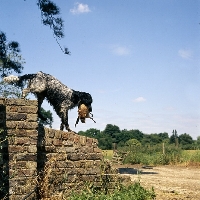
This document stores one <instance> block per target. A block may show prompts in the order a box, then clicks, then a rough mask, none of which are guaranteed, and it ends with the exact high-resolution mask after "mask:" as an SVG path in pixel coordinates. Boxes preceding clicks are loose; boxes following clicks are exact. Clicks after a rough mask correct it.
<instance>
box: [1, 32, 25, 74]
mask: <svg viewBox="0 0 200 200" xmlns="http://www.w3.org/2000/svg"><path fill="white" fill-rule="evenodd" d="M20 52H21V51H20V48H19V43H18V42H16V41H11V42H8V41H7V38H6V34H5V33H3V32H2V31H0V75H1V77H5V76H7V75H9V74H11V73H12V72H13V71H14V72H16V73H18V74H20V73H21V72H22V70H23V64H24V59H23V58H22V56H21V54H20Z"/></svg>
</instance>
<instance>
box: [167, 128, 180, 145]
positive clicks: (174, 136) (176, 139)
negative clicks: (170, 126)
mask: <svg viewBox="0 0 200 200" xmlns="http://www.w3.org/2000/svg"><path fill="white" fill-rule="evenodd" d="M169 143H170V144H175V146H176V147H178V145H179V137H178V134H177V131H176V130H173V131H172V135H171V137H170V138H169Z"/></svg>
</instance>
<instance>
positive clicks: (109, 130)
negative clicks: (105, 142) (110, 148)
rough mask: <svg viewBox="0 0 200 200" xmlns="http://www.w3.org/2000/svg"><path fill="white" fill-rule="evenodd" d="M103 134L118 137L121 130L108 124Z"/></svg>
mask: <svg viewBox="0 0 200 200" xmlns="http://www.w3.org/2000/svg"><path fill="white" fill-rule="evenodd" d="M103 132H104V133H105V134H107V135H110V136H111V137H112V136H114V135H116V134H117V133H120V129H119V127H118V126H116V125H112V124H107V125H106V128H105V129H104V131H103Z"/></svg>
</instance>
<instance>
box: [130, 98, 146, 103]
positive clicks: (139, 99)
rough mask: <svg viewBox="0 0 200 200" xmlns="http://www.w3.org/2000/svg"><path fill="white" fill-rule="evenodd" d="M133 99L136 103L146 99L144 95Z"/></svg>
mask: <svg viewBox="0 0 200 200" xmlns="http://www.w3.org/2000/svg"><path fill="white" fill-rule="evenodd" d="M133 101H134V102H136V103H140V102H144V101H146V99H145V98H144V97H138V98H136V99H134V100H133Z"/></svg>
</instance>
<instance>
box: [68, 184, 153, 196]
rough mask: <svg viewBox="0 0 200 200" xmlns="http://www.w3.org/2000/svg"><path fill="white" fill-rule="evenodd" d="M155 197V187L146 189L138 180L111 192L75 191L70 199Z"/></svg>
mask: <svg viewBox="0 0 200 200" xmlns="http://www.w3.org/2000/svg"><path fill="white" fill-rule="evenodd" d="M155 197H156V195H155V192H154V190H153V188H152V189H151V190H147V189H144V188H143V187H142V186H141V185H140V183H139V182H136V183H134V184H132V185H129V186H121V187H120V188H119V189H117V190H114V191H113V192H111V193H109V194H104V193H103V192H91V191H83V192H82V193H81V194H76V193H73V194H72V195H71V197H70V198H69V200H89V199H92V200H144V199H145V200H150V199H155Z"/></svg>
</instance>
